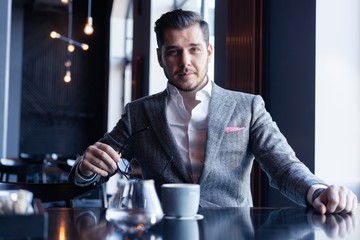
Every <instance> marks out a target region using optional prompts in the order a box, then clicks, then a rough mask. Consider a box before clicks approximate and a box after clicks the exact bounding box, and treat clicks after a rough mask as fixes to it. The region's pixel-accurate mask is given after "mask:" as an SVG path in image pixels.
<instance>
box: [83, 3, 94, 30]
mask: <svg viewBox="0 0 360 240" xmlns="http://www.w3.org/2000/svg"><path fill="white" fill-rule="evenodd" d="M93 32H94V28H93V19H92V17H91V0H88V15H87V18H86V24H85V27H84V33H85V34H86V35H91V34H93Z"/></svg>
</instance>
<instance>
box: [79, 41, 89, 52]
mask: <svg viewBox="0 0 360 240" xmlns="http://www.w3.org/2000/svg"><path fill="white" fill-rule="evenodd" d="M80 46H81V48H82V50H84V51H87V50H88V49H89V45H87V44H86V43H81V45H80Z"/></svg>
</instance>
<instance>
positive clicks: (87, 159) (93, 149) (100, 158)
mask: <svg viewBox="0 0 360 240" xmlns="http://www.w3.org/2000/svg"><path fill="white" fill-rule="evenodd" d="M102 149H105V151H103V150H102ZM106 151H109V150H108V149H107V148H106V147H105V146H103V145H101V144H99V143H95V144H94V145H91V146H89V147H88V148H87V149H86V151H85V153H84V156H83V168H86V169H87V170H88V171H92V172H95V173H98V174H100V175H101V176H104V175H105V176H107V174H104V172H103V171H106V172H107V173H113V172H114V171H115V170H116V169H117V165H116V162H115V161H114V160H113V159H112V158H111V157H110V156H109V155H108V153H107V152H106ZM99 170H100V171H99Z"/></svg>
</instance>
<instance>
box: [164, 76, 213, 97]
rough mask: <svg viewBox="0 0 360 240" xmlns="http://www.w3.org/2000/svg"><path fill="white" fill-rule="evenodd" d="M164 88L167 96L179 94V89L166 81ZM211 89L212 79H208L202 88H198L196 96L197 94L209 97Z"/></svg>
mask: <svg viewBox="0 0 360 240" xmlns="http://www.w3.org/2000/svg"><path fill="white" fill-rule="evenodd" d="M166 90H167V92H168V94H169V96H171V97H175V96H178V95H180V93H179V90H178V89H177V88H176V87H175V86H174V85H171V84H170V83H167V88H166ZM211 90H212V81H211V80H210V79H209V80H208V82H207V83H206V85H205V86H204V87H203V88H202V89H200V90H199V91H198V92H197V94H196V95H197V96H198V95H199V94H201V95H207V96H208V97H209V98H210V97H211Z"/></svg>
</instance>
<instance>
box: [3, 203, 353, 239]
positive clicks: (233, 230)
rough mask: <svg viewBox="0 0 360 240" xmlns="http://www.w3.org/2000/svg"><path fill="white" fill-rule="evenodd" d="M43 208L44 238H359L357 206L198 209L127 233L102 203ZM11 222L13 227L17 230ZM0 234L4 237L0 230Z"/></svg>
mask: <svg viewBox="0 0 360 240" xmlns="http://www.w3.org/2000/svg"><path fill="white" fill-rule="evenodd" d="M46 212H47V217H48V221H47V227H46V228H47V231H46V234H47V235H48V236H47V238H46V239H57V240H58V239H64V240H68V239H123V240H125V239H149V240H150V239H151V240H160V239H162V240H167V239H171V240H197V239H204V240H222V239H227V240H229V239H237V240H238V239H266V240H269V239H280V240H281V239H286V240H288V239H340V238H341V239H357V240H358V239H360V208H358V210H357V212H355V213H354V214H327V215H319V214H316V213H314V211H312V210H311V209H306V208H280V209H279V208H276V209H275V208H202V209H200V210H199V214H201V215H203V219H200V220H169V219H165V218H164V219H163V220H162V221H161V222H160V223H158V224H157V225H155V226H154V227H152V228H151V229H150V230H148V231H146V232H143V233H139V234H137V235H132V236H125V235H124V234H123V233H122V232H121V231H120V230H118V229H116V228H115V227H114V226H113V225H112V224H110V223H108V222H107V221H106V220H105V213H106V209H104V208H49V209H46ZM15 225H16V224H15ZM15 225H14V231H16V229H19V228H18V226H15ZM29 226H31V224H29ZM22 227H24V226H22ZM25 227H26V226H25ZM32 227H33V226H32ZM0 239H4V238H2V237H1V233H0ZM22 239H34V238H25V236H24V238H22ZM40 239H41V238H40Z"/></svg>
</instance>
